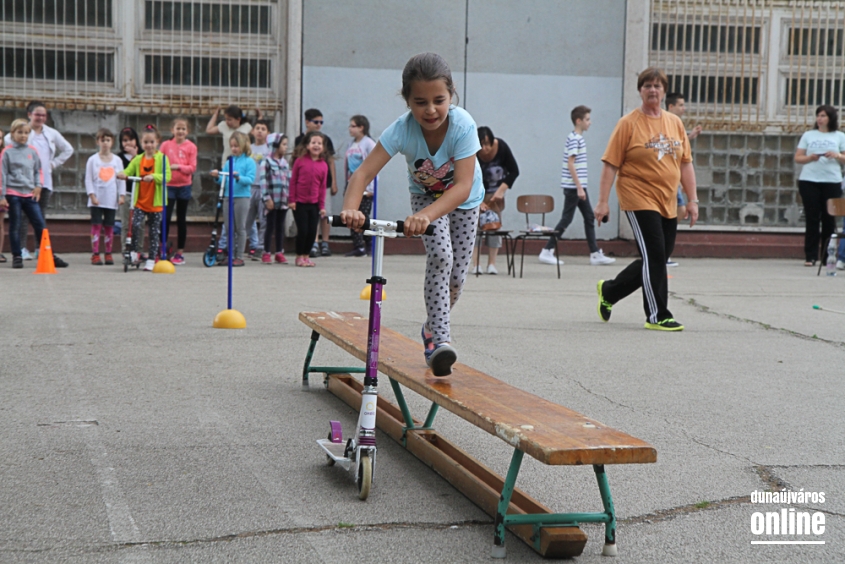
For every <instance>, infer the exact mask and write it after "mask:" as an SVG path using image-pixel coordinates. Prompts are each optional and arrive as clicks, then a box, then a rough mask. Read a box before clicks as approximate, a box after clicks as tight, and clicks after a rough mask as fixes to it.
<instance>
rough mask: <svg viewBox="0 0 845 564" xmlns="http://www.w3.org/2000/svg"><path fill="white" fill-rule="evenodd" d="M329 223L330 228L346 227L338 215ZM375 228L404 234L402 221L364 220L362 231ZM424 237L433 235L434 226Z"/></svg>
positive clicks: (331, 217)
mask: <svg viewBox="0 0 845 564" xmlns="http://www.w3.org/2000/svg"><path fill="white" fill-rule="evenodd" d="M329 223H331V225H332V227H346V224H345V223H343V220H342V219H341V217H340V216H339V215H333V216H330V217H329ZM376 227H382V228H383V229H384V230H385V231H395V232H397V233H404V231H405V222H404V221H402V220H398V221H384V220H381V219H370V218H366V219H365V220H364V225H363V229H365V230H373V229H375V228H376ZM425 235H434V226H433V225H430V224H429V226H428V227H426V229H425Z"/></svg>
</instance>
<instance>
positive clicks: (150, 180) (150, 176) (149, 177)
mask: <svg viewBox="0 0 845 564" xmlns="http://www.w3.org/2000/svg"><path fill="white" fill-rule="evenodd" d="M153 180H155V178H153V175H152V174H148V175H147V176H145V177H144V182H152V181H153Z"/></svg>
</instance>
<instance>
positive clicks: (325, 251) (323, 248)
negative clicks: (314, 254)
mask: <svg viewBox="0 0 845 564" xmlns="http://www.w3.org/2000/svg"><path fill="white" fill-rule="evenodd" d="M320 255H321V256H324V257H330V256H332V252H331V250H330V249H329V244H328V243H326V242H325V241H323V244H322V245H320Z"/></svg>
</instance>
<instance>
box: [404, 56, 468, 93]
mask: <svg viewBox="0 0 845 564" xmlns="http://www.w3.org/2000/svg"><path fill="white" fill-rule="evenodd" d="M431 80H442V81H443V82H445V83H446V89H447V90H448V91H449V93H450V94H451V95H452V96H453V97H455V98H457V95H458V93H457V91H456V90H455V84H454V82H452V71H451V70H450V69H449V65H448V63H446V60H445V59H444V58H443V57H441V56H440V55H438V54H437V53H420V54H419V55H414V56H413V57H411V59H410V60H409V61H408V62H407V63H405V69H404V70H403V71H402V97H403V98H404V99H405V102H407V101H408V100H409V99H410V97H411V84H413V83H414V82H417V81H424V82H428V81H431Z"/></svg>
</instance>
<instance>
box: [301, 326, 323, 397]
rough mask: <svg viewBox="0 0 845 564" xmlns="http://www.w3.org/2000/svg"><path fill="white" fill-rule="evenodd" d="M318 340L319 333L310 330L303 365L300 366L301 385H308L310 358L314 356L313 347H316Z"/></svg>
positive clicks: (305, 386)
mask: <svg viewBox="0 0 845 564" xmlns="http://www.w3.org/2000/svg"><path fill="white" fill-rule="evenodd" d="M319 340H320V334H319V333H317V332H316V331H314V330H312V331H311V344H310V345H308V352H307V353H306V355H305V365H304V366H303V367H302V387H303V388H307V387H308V374H309V371H310V369H311V358H312V357H313V356H314V349H316V348H317V341H319Z"/></svg>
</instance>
